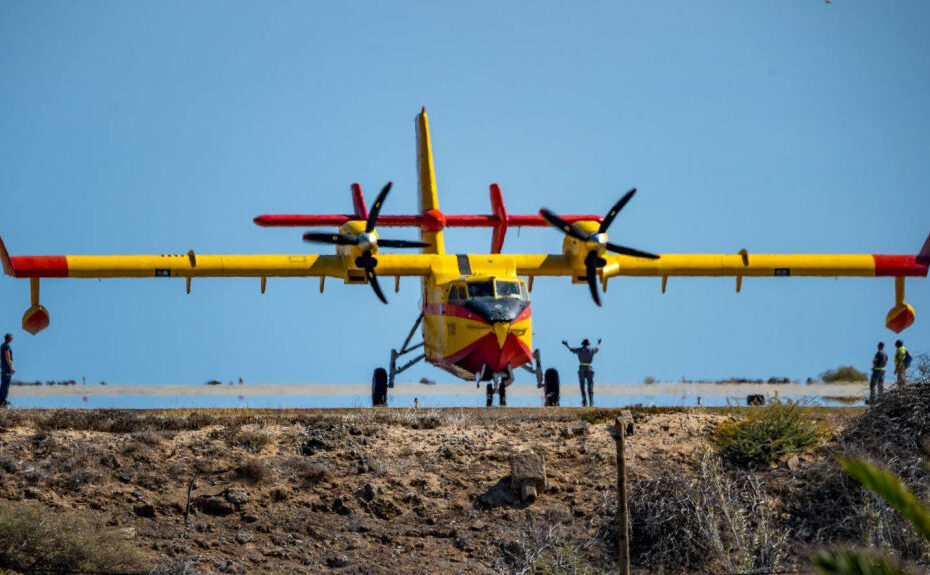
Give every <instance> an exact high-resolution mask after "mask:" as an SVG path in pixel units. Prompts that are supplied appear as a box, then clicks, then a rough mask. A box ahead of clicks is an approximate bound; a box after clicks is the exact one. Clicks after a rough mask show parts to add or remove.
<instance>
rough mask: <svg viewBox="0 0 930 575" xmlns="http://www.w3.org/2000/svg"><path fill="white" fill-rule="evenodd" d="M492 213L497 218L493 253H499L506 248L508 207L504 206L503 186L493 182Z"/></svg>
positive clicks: (492, 242) (493, 238)
mask: <svg viewBox="0 0 930 575" xmlns="http://www.w3.org/2000/svg"><path fill="white" fill-rule="evenodd" d="M491 213H492V214H493V215H494V218H495V219H496V220H497V221H496V222H494V231H493V232H492V233H491V253H492V254H499V253H501V250H502V249H503V248H504V238H505V237H506V236H507V225H508V224H509V223H510V222H508V221H507V208H506V207H504V195H503V194H501V187H500V186H499V185H497V184H496V183H494V184H491Z"/></svg>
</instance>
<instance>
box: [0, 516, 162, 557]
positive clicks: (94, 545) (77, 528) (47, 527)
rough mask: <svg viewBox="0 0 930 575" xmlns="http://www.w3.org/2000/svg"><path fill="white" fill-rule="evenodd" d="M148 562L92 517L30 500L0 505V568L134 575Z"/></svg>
mask: <svg viewBox="0 0 930 575" xmlns="http://www.w3.org/2000/svg"><path fill="white" fill-rule="evenodd" d="M152 563H153V562H152V561H150V560H149V558H148V557H146V556H145V555H144V554H143V552H142V551H141V550H140V549H139V548H137V547H136V546H135V545H134V544H133V543H132V542H131V541H129V540H128V539H126V537H124V536H123V535H122V534H120V533H119V532H118V531H116V530H115V529H112V528H109V527H106V526H105V525H104V524H103V523H102V521H99V520H98V519H96V518H95V517H93V516H92V515H90V514H88V513H85V512H79V511H70V510H65V509H49V508H47V507H45V506H44V505H42V504H41V503H37V502H35V501H25V502H9V501H7V502H3V503H0V565H2V566H3V567H4V568H6V569H13V570H15V571H25V572H31V571H60V572H72V571H139V570H143V569H145V570H147V569H150V568H151V566H152Z"/></svg>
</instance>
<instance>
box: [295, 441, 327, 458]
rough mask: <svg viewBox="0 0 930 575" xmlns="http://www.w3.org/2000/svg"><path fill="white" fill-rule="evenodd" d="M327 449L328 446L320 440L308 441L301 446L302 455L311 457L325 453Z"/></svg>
mask: <svg viewBox="0 0 930 575" xmlns="http://www.w3.org/2000/svg"><path fill="white" fill-rule="evenodd" d="M325 449H326V444H325V443H323V442H322V441H320V440H319V439H308V440H307V441H304V442H303V444H301V446H300V453H301V455H306V456H310V455H313V454H314V453H317V452H318V451H323V450H325Z"/></svg>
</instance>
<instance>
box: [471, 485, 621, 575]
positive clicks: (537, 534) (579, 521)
mask: <svg viewBox="0 0 930 575" xmlns="http://www.w3.org/2000/svg"><path fill="white" fill-rule="evenodd" d="M601 496H602V497H601V499H600V501H598V503H597V504H596V505H595V507H594V509H593V510H592V511H591V513H589V514H587V515H585V516H582V517H576V516H575V515H574V514H573V513H571V512H570V511H569V510H568V509H566V508H562V509H553V510H549V512H547V513H546V514H545V517H541V518H538V519H536V520H533V521H531V522H529V523H528V524H527V525H525V526H521V527H520V529H519V533H520V536H519V539H514V540H508V541H504V540H501V539H498V538H495V539H494V540H493V542H494V543H495V544H496V546H497V548H498V550H499V552H500V556H499V557H498V558H497V560H496V561H495V563H494V569H495V570H496V571H497V572H498V573H507V574H514V575H526V574H530V573H532V574H533V575H555V574H568V573H571V574H573V575H583V574H588V573H590V574H592V575H593V574H595V573H604V572H605V569H604V565H605V562H607V561H610V560H612V559H613V558H612V557H610V555H611V553H613V552H614V549H615V545H616V543H615V542H616V540H617V537H616V531H615V530H614V528H615V525H616V519H615V516H613V515H612V513H613V511H614V508H615V506H616V499H615V495H614V494H613V493H610V492H608V491H602V492H601ZM572 531H575V532H579V531H580V532H583V533H584V535H583V536H581V537H577V536H576V537H575V538H572V537H570V535H569V534H570V533H571V532H572ZM461 543H463V541H462V540H461V537H460V539H459V540H457V541H456V542H455V544H456V545H457V546H459V545H460V544H461Z"/></svg>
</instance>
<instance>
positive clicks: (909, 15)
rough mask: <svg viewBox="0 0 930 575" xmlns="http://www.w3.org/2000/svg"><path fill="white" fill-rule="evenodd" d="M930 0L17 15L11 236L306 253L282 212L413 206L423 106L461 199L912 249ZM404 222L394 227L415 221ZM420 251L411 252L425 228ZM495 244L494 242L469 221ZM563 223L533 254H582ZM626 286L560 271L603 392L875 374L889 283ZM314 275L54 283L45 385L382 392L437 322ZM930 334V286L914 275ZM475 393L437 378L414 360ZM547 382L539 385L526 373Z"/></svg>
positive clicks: (554, 290)
mask: <svg viewBox="0 0 930 575" xmlns="http://www.w3.org/2000/svg"><path fill="white" fill-rule="evenodd" d="M928 19H930V4H928V3H926V2H922V1H911V2H895V3H880V2H854V1H845V0H834V3H833V4H830V5H828V4H825V3H824V2H822V1H818V0H810V1H796V2H754V1H749V2H700V3H696V2H675V1H671V2H601V3H594V2H592V3H585V8H584V9H578V8H576V7H572V6H569V5H567V4H566V3H562V2H532V3H528V2H513V3H510V2H508V3H500V2H489V3H467V4H463V3H458V4H456V3H434V2H423V3H409V2H385V3H362V2H349V3H308V2H283V1H282V2H271V3H269V2H247V3H242V2H227V1H224V2H206V1H205V2H195V3H191V2H154V3H139V2H128V3H122V2H116V3H114V2H3V3H2V4H0V200H2V201H0V233H2V235H3V238H4V239H5V240H6V243H7V246H8V247H9V249H10V250H11V252H13V253H14V254H61V253H72V254H108V253H163V252H173V253H183V252H186V251H187V250H189V249H191V248H193V249H195V250H196V251H197V252H198V253H291V252H301V251H309V246H307V245H306V244H303V243H302V242H301V241H300V235H301V232H302V230H300V229H263V228H258V227H256V226H255V225H253V224H252V217H254V216H255V215H257V214H260V213H273V212H297V213H308V212H324V213H325V212H337V213H341V212H346V211H348V210H349V208H350V206H351V202H350V198H349V192H348V188H349V184H350V183H351V182H353V181H358V182H361V184H362V186H363V188H364V189H365V190H366V191H367V193H368V195H369V197H373V195H374V194H375V193H376V191H377V190H378V189H379V187H380V186H381V185H383V183H384V182H385V181H387V180H393V181H394V182H395V187H394V192H393V193H392V195H391V197H390V198H389V200H388V202H387V204H386V207H385V213H410V212H413V211H414V209H415V206H416V198H415V192H414V189H415V188H414V187H415V178H416V174H415V159H414V125H413V119H414V116H415V114H416V113H417V112H418V111H419V109H420V107H421V106H426V107H427V109H428V111H429V114H430V120H431V127H432V135H433V145H434V152H435V154H436V175H437V180H438V185H439V190H440V201H441V203H442V207H443V209H444V211H446V212H447V213H487V212H488V211H489V207H488V199H487V198H488V184H489V183H491V182H494V181H496V182H499V183H500V184H501V187H502V189H503V192H504V196H505V200H506V202H507V206H508V209H509V211H510V212H512V213H535V212H536V211H537V210H538V209H539V208H540V207H541V206H546V207H550V208H552V209H554V210H556V211H562V212H582V213H584V212H606V210H607V209H608V208H609V207H610V205H611V204H612V202H614V201H615V200H616V199H617V198H618V197H619V196H620V195H621V194H622V193H623V192H624V191H625V190H626V189H628V188H629V187H632V186H637V187H638V188H639V190H640V193H639V194H638V195H637V197H636V199H635V200H634V201H633V202H632V203H631V204H630V205H629V206H628V207H627V209H626V210H625V211H624V212H623V214H622V215H621V217H620V218H619V219H618V220H617V222H616V223H615V224H614V227H613V228H612V230H611V232H612V236H611V237H612V239H613V240H615V241H617V242H620V243H625V244H628V245H632V246H635V247H640V248H642V249H647V250H651V251H657V252H665V253H687V252H696V253H706V252H725V253H735V252H736V251H738V250H739V249H740V248H744V247H745V248H747V249H748V250H749V251H750V253H752V252H769V253H782V252H783V253H797V252H826V253H873V252H877V253H916V251H917V250H918V249H919V248H920V246H921V244H922V243H923V241H924V239H925V238H926V236H927V233H928V232H930V107H928V106H927V102H930V59H928V57H927V56H928V54H930V35H928V34H927V33H926V22H927V21H928ZM393 235H397V234H393ZM400 235H401V237H411V238H412V237H414V232H413V231H412V230H408V231H405V232H401V233H400ZM447 242H448V246H449V248H450V249H453V250H455V251H459V252H463V251H483V250H487V248H488V245H489V234H488V232H486V231H481V232H474V231H451V232H450V233H448V234H447ZM560 246H561V237H560V236H559V234H558V233H557V232H556V231H553V230H548V229H546V230H524V231H523V232H522V233H521V234H520V235H519V236H518V235H517V234H516V233H514V232H512V233H511V234H510V237H509V238H508V241H507V244H506V245H505V251H511V252H552V253H557V252H559V250H560ZM733 283H734V282H733V280H732V279H707V278H701V279H675V278H673V279H671V280H670V282H669V291H668V293H667V294H665V295H662V294H661V293H660V282H659V280H658V279H615V280H612V281H611V283H610V287H609V291H608V293H607V294H606V297H605V305H604V307H603V308H601V309H598V308H596V307H595V306H594V305H593V304H592V302H591V301H590V297H589V296H588V293H587V288H586V287H585V286H583V285H574V286H573V285H571V284H570V283H569V281H568V280H566V279H548V280H539V281H537V282H536V288H535V290H534V292H533V302H534V312H535V313H534V317H535V323H534V327H535V343H536V345H538V346H540V347H541V348H542V350H543V357H544V360H546V362H547V363H548V364H550V365H554V366H555V367H558V368H560V369H561V370H562V372H563V377H565V378H567V379H568V381H571V380H572V379H573V371H574V362H573V357H572V356H571V355H570V354H568V353H567V352H565V350H564V349H561V348H560V346H559V341H560V340H562V339H563V338H567V339H570V340H573V341H577V340H579V339H580V338H582V337H585V336H587V337H590V338H592V339H593V338H597V337H602V338H603V339H604V350H603V354H602V355H600V356H599V357H598V363H597V365H596V369H597V371H598V374H599V380H600V381H605V382H606V381H616V382H634V381H640V380H642V379H643V378H644V377H645V376H647V375H651V376H654V377H657V378H659V379H679V378H681V377H682V376H687V377H690V378H702V377H709V378H720V377H725V376H730V375H735V376H749V377H768V376H773V375H785V376H790V377H797V378H804V377H807V376H814V375H816V374H817V373H819V372H821V371H823V370H824V369H826V368H829V367H835V366H837V365H839V364H847V363H855V364H857V365H859V366H860V367H862V368H865V367H867V365H868V361H869V358H870V356H871V353H872V350H873V347H874V344H875V342H876V341H877V340H878V339H879V338H882V339H884V340H885V341H886V342H891V341H893V340H894V334H892V333H891V332H890V331H888V330H886V329H885V328H884V317H885V313H886V312H887V311H888V309H890V308H891V306H892V304H893V297H894V290H893V280H892V279H890V278H884V279H839V280H834V279H805V278H791V279H775V278H765V279H747V280H746V281H745V282H744V285H743V293H741V294H736V293H735V291H734V285H733ZM317 288H318V284H317V280H315V279H310V280H298V279H286V280H285V279H278V280H275V279H270V280H269V284H268V292H267V293H266V294H265V295H264V296H262V295H259V282H258V280H257V279H232V280H230V279H212V280H201V281H196V280H195V281H194V285H193V293H192V294H191V295H190V296H187V295H185V294H184V282H183V280H180V279H175V280H158V279H147V280H107V281H97V280H48V281H44V282H43V284H42V302H43V304H44V305H45V306H46V307H48V309H49V311H50V313H51V319H52V323H51V326H50V328H49V329H48V330H46V331H45V332H43V333H41V334H40V335H38V336H36V337H33V336H30V335H28V334H26V333H25V332H23V331H22V330H21V329H20V328H19V322H20V317H21V315H22V312H23V311H24V310H25V309H26V307H27V305H28V297H29V295H28V291H29V286H28V282H26V281H22V280H13V279H11V278H7V277H4V278H2V279H0V298H2V299H0V301H2V306H0V326H4V327H2V328H0V329H2V330H3V331H12V332H13V333H15V334H16V341H15V342H14V349H15V353H16V359H17V362H18V369H19V372H18V375H19V376H20V377H22V378H24V379H31V378H39V379H53V378H56V379H57V378H70V377H77V378H80V377H81V376H86V377H87V378H88V379H89V380H92V381H96V380H98V379H105V380H107V381H109V382H113V383H200V382H202V381H204V380H206V379H210V378H218V379H222V380H224V381H226V380H231V379H235V378H237V377H239V376H242V377H244V378H245V379H246V380H247V381H251V382H258V381H268V382H297V381H311V382H344V381H367V380H369V378H370V373H371V370H372V369H373V368H374V367H376V366H378V365H383V364H385V363H386V360H387V356H388V350H389V349H390V348H391V347H392V346H399V345H400V343H401V341H402V339H403V337H404V335H405V334H406V332H407V330H408V326H409V325H410V323H411V322H412V321H413V320H414V318H415V317H416V315H417V302H418V299H419V293H418V290H417V282H416V281H415V280H413V279H407V280H405V281H403V282H402V284H401V293H400V294H397V295H393V294H389V295H391V298H390V299H391V304H390V305H389V306H383V305H382V304H380V303H379V302H378V301H377V300H376V299H375V297H374V296H373V295H372V293H371V292H370V289H369V288H368V287H365V286H345V285H342V284H341V283H339V282H336V281H330V282H328V284H327V291H326V293H325V294H324V295H320V294H319V293H318V290H317ZM908 301H910V302H911V303H912V304H913V305H914V307H915V308H916V310H917V322H916V324H915V325H914V326H913V327H912V328H910V329H909V330H907V331H906V332H904V334H903V337H904V339H905V341H906V342H907V343H909V344H910V347H911V348H912V349H914V350H915V351H918V352H919V351H930V283H928V281H927V280H910V281H909V282H908ZM421 376H427V377H430V378H434V379H438V380H440V381H449V380H450V378H451V376H448V375H445V374H444V373H443V372H440V371H437V370H435V369H434V368H432V367H429V366H419V367H417V368H415V369H414V370H412V371H411V372H410V377H411V378H413V379H416V378H419V377H421ZM529 380H530V377H529V376H528V375H524V376H522V377H521V378H520V381H523V382H526V383H528V382H529Z"/></svg>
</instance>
